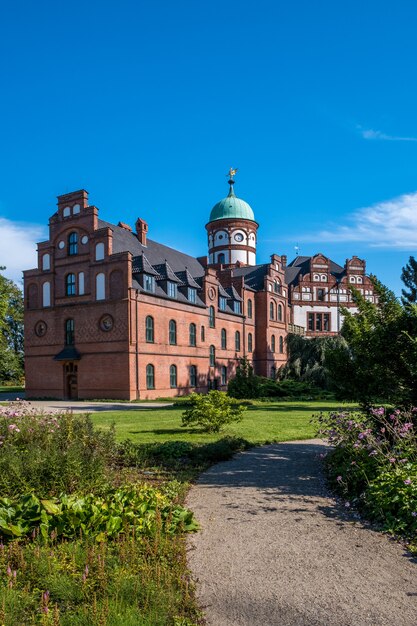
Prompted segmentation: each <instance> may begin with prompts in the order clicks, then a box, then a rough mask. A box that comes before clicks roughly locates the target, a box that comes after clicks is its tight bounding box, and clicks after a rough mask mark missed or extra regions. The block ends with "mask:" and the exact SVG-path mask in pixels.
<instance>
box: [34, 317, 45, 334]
mask: <svg viewBox="0 0 417 626" xmlns="http://www.w3.org/2000/svg"><path fill="white" fill-rule="evenodd" d="M47 330H48V326H47V324H46V322H44V321H43V320H39V322H36V324H35V335H37V336H38V337H44V336H45V335H46V331H47Z"/></svg>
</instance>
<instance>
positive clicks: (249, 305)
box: [248, 300, 252, 320]
mask: <svg viewBox="0 0 417 626" xmlns="http://www.w3.org/2000/svg"><path fill="white" fill-rule="evenodd" d="M248 318H249V319H250V320H251V319H252V300H248Z"/></svg>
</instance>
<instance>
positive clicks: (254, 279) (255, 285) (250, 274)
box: [232, 263, 269, 291]
mask: <svg viewBox="0 0 417 626" xmlns="http://www.w3.org/2000/svg"><path fill="white" fill-rule="evenodd" d="M268 267H269V264H267V263H264V264H263V265H250V266H246V267H236V268H234V269H233V270H232V275H233V276H243V278H244V281H245V286H246V287H250V288H251V289H254V290H255V291H260V290H262V289H263V286H264V277H265V275H266V273H267V271H268Z"/></svg>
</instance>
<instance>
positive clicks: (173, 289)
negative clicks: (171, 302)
mask: <svg viewBox="0 0 417 626" xmlns="http://www.w3.org/2000/svg"><path fill="white" fill-rule="evenodd" d="M168 296H169V297H170V298H176V297H177V285H176V283H171V282H168Z"/></svg>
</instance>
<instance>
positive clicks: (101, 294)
mask: <svg viewBox="0 0 417 626" xmlns="http://www.w3.org/2000/svg"><path fill="white" fill-rule="evenodd" d="M105 298H106V285H105V278H104V274H103V273H102V272H100V274H97V276H96V300H104V299H105Z"/></svg>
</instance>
